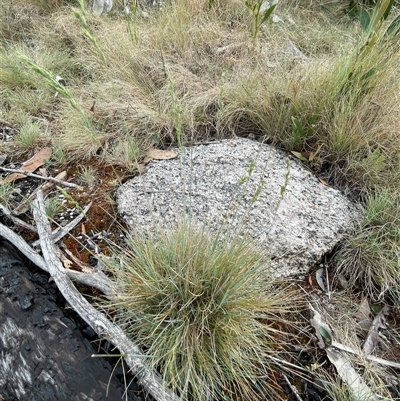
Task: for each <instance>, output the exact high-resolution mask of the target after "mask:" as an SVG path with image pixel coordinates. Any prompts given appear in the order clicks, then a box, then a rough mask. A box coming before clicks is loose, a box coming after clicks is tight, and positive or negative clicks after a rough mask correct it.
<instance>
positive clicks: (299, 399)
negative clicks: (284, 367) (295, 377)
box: [282, 373, 303, 401]
mask: <svg viewBox="0 0 400 401" xmlns="http://www.w3.org/2000/svg"><path fill="white" fill-rule="evenodd" d="M282 376H283V378H284V379H285V381H286V383H287V385H288V386H289V388H290V390H292V393H293V394H294V396H295V397H296V399H297V400H298V401H303V400H302V399H301V397H300V395H299V393H298V391H297V388H296V387H295V386H293V384H292V383H290V380H289V379H288V378H287V376H286V375H285V374H284V373H282Z"/></svg>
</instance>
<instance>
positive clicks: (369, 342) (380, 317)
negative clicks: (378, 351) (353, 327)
mask: <svg viewBox="0 0 400 401" xmlns="http://www.w3.org/2000/svg"><path fill="white" fill-rule="evenodd" d="M389 310H390V308H389V306H388V305H385V306H384V307H383V308H382V309H381V311H380V312H379V313H378V314H377V315H376V316H375V319H374V321H373V322H372V324H371V327H370V328H369V330H368V335H367V339H366V340H365V343H364V346H363V352H364V354H365V355H367V356H368V355H369V354H371V352H372V351H373V350H374V348H375V347H376V346H377V345H379V344H380V343H381V340H380V338H379V329H386V328H387V326H386V317H387V315H388V314H389Z"/></svg>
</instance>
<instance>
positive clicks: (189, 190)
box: [117, 139, 362, 276]
mask: <svg viewBox="0 0 400 401" xmlns="http://www.w3.org/2000/svg"><path fill="white" fill-rule="evenodd" d="M179 153H180V154H179V156H178V157H177V158H175V159H171V160H160V161H157V160H153V161H152V162H150V163H149V165H148V171H147V172H146V173H145V174H142V175H141V176H138V177H135V178H133V179H132V180H130V181H128V182H126V183H125V184H123V185H122V186H121V187H120V188H119V189H118V191H117V204H118V211H119V213H120V214H121V215H122V216H123V217H124V219H125V220H126V222H127V223H128V224H129V225H131V226H132V227H133V228H136V229H137V228H140V229H154V227H160V226H165V227H169V226H171V225H173V223H174V222H175V221H177V220H178V219H179V218H181V217H182V216H183V215H184V214H186V215H188V216H191V218H192V219H193V221H195V222H201V223H206V224H207V225H208V226H209V227H210V228H211V229H212V230H214V231H217V230H218V229H220V228H221V227H223V229H224V230H225V229H227V230H228V232H230V233H231V234H232V233H234V232H235V230H236V232H239V233H243V232H247V233H248V234H250V236H251V237H252V238H254V240H255V242H256V243H257V244H258V245H259V246H261V247H262V248H263V249H266V250H267V251H268V252H269V254H270V255H271V263H270V265H269V266H270V267H271V269H272V272H273V274H274V275H277V276H279V275H290V274H299V273H305V272H307V271H308V270H309V268H310V267H311V266H312V265H313V264H315V263H316V262H318V260H319V259H320V258H321V256H322V255H323V254H325V253H326V252H328V251H330V250H332V249H333V247H334V246H335V245H336V244H337V243H338V242H339V241H340V240H341V239H342V238H343V236H344V235H346V234H347V233H349V232H351V230H352V229H353V228H354V226H355V224H356V223H357V221H358V220H359V219H360V217H361V215H362V211H361V209H360V208H359V207H357V206H356V205H354V204H353V203H351V202H350V201H349V200H348V199H347V198H346V197H345V196H343V195H342V194H341V193H340V192H339V191H338V190H336V189H333V188H330V187H328V186H324V185H323V184H322V183H321V182H319V180H318V179H317V178H316V177H315V176H314V175H313V174H312V173H311V172H309V171H308V170H307V169H305V168H304V167H303V166H302V165H301V163H299V162H298V161H297V160H295V159H293V158H292V157H290V156H289V155H287V154H285V153H283V152H281V151H278V150H276V149H274V148H273V147H271V146H268V145H265V144H260V143H258V142H255V141H250V140H247V139H233V140H225V141H221V142H218V143H212V144H208V145H200V146H194V147H190V148H184V149H183V150H182V151H181V152H179ZM253 166H254V168H252V167H253ZM260 191H261V192H260ZM199 245H200V244H199ZM200 246H201V245H200Z"/></svg>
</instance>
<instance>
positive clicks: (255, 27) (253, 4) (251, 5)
mask: <svg viewBox="0 0 400 401" xmlns="http://www.w3.org/2000/svg"><path fill="white" fill-rule="evenodd" d="M245 4H246V7H247V8H248V9H249V10H250V11H251V14H252V17H253V19H252V23H251V34H252V36H253V39H256V38H257V35H258V32H259V30H260V27H261V25H262V24H263V23H264V22H266V21H267V20H268V19H269V18H270V17H271V15H272V13H273V12H274V10H275V8H276V6H277V4H278V1H277V0H275V1H272V2H271V4H270V3H269V1H267V0H246V3H245Z"/></svg>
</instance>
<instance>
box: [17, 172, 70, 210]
mask: <svg viewBox="0 0 400 401" xmlns="http://www.w3.org/2000/svg"><path fill="white" fill-rule="evenodd" d="M55 178H56V179H57V180H62V181H64V180H65V178H67V172H66V171H62V172H61V173H59V174H57V175H56V176H55ZM54 185H55V184H54V182H51V181H47V182H44V183H43V184H41V185H39V186H38V187H37V188H36V189H35V190H34V191H33V192H32V193H31V194H30V195H29V196H28V198H26V199H24V200H23V201H22V202H21V203H20V204H19V205H18V206H17V207H16V208H15V209H14V210H13V211H12V213H13V214H14V215H16V216H18V215H20V214H22V213H25V212H26V211H28V210H29V209H30V208H31V202H32V201H33V200H34V199H35V198H36V193H37V191H38V190H39V189H41V190H42V191H43V193H44V196H46V195H47V194H48V193H50V191H51V190H52V189H53V187H54Z"/></svg>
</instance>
